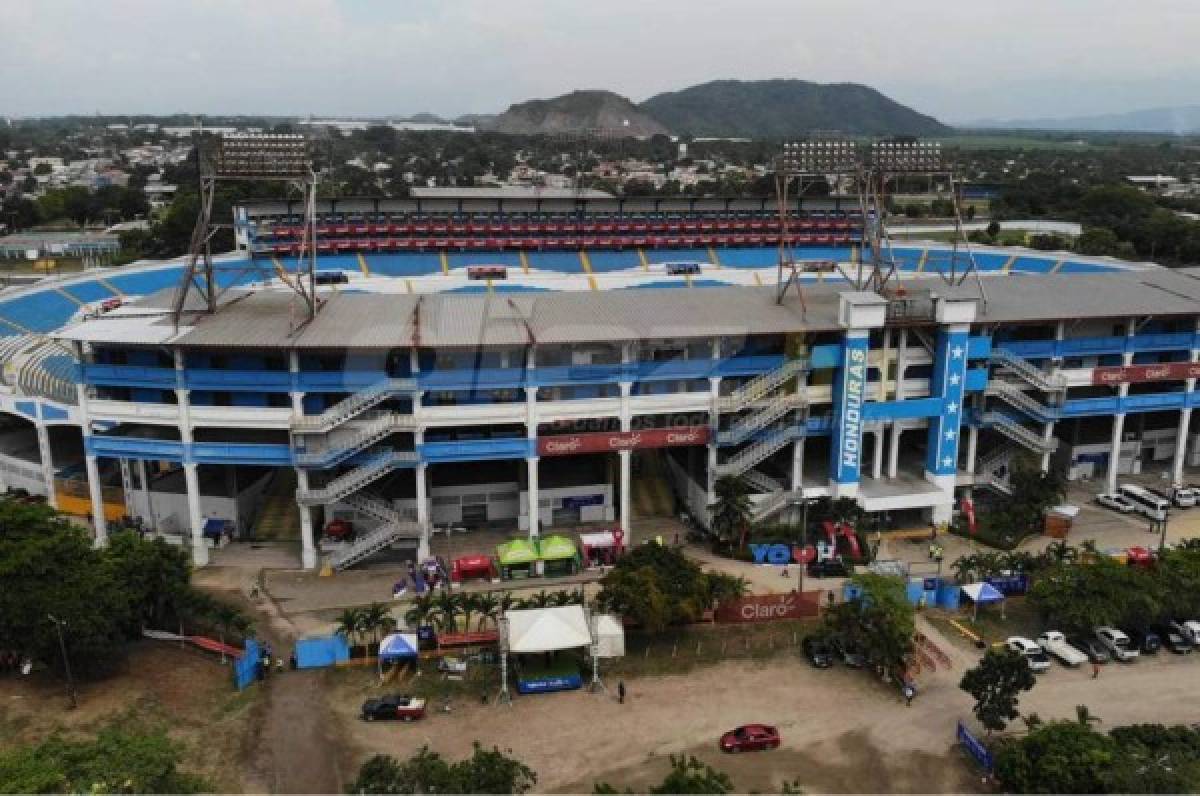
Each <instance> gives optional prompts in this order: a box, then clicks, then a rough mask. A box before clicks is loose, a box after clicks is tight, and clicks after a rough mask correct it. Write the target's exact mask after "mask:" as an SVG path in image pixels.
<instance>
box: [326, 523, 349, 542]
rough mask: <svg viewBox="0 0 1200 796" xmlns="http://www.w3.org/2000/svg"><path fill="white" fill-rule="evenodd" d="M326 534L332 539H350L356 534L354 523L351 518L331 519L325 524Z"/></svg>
mask: <svg viewBox="0 0 1200 796" xmlns="http://www.w3.org/2000/svg"><path fill="white" fill-rule="evenodd" d="M325 535H326V536H328V537H329V538H330V539H348V538H350V537H351V536H353V535H354V523H352V522H350V521H349V520H342V519H335V520H330V521H329V522H328V523H327V524H326V525H325Z"/></svg>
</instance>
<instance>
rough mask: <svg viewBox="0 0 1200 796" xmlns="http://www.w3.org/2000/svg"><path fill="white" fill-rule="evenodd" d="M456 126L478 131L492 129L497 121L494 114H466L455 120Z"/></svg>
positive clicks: (456, 117)
mask: <svg viewBox="0 0 1200 796" xmlns="http://www.w3.org/2000/svg"><path fill="white" fill-rule="evenodd" d="M453 121H454V123H455V124H458V125H462V126H463V127H474V128H476V129H478V130H483V129H490V128H491V126H492V124H493V123H494V122H495V121H496V114H494V113H464V114H463V115H462V116H455V117H454V119H453Z"/></svg>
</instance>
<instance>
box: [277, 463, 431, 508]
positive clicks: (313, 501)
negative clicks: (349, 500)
mask: <svg viewBox="0 0 1200 796" xmlns="http://www.w3.org/2000/svg"><path fill="white" fill-rule="evenodd" d="M416 463H417V454H416V453H415V452H413V451H381V452H379V453H376V454H372V455H371V456H370V457H368V458H366V460H365V461H364V463H362V464H360V465H358V466H357V467H355V468H354V469H353V470H349V471H347V472H345V473H342V474H341V475H339V476H338V477H337V478H335V479H333V480H332V481H330V482H329V483H328V484H326V485H325V486H323V487H320V488H317V489H308V490H297V491H296V501H297V502H298V503H300V504H301V505H303V506H312V505H317V504H321V503H332V502H334V501H336V500H342V499H343V498H345V497H347V496H348V495H351V494H353V493H355V492H357V491H358V490H360V489H362V488H363V487H364V486H366V485H367V484H369V483H371V482H372V481H374V480H376V479H378V478H380V477H382V476H384V475H386V474H387V473H390V472H391V471H392V470H395V469H396V468H397V467H405V466H410V465H415V464H416Z"/></svg>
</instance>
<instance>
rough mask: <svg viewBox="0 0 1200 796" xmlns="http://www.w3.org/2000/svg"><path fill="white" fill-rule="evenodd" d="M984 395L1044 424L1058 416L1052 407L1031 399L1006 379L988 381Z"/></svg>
mask: <svg viewBox="0 0 1200 796" xmlns="http://www.w3.org/2000/svg"><path fill="white" fill-rule="evenodd" d="M984 394H985V395H988V396H991V397H994V398H999V399H1000V400H1001V401H1004V402H1005V403H1006V404H1008V405H1009V406H1011V407H1013V408H1014V409H1018V410H1020V411H1022V412H1024V413H1025V414H1027V415H1029V416H1030V417H1032V418H1034V419H1035V420H1040V421H1042V422H1046V421H1050V420H1054V419H1055V418H1056V417H1057V414H1058V413H1057V412H1056V411H1055V410H1054V409H1053V408H1052V407H1049V406H1046V405H1044V404H1042V403H1040V402H1039V401H1037V400H1035V399H1033V398H1031V397H1030V396H1029V395H1028V394H1027V393H1026V392H1025V391H1024V390H1023V389H1021V388H1020V386H1018V385H1016V384H1013V383H1012V382H1010V381H1006V380H1004V379H991V380H990V381H988V385H987V387H986V389H985V390H984Z"/></svg>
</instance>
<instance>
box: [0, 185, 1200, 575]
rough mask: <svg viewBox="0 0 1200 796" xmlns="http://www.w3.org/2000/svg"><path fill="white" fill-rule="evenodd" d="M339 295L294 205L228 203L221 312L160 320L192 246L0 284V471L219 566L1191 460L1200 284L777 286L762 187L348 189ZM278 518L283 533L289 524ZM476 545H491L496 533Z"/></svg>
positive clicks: (100, 519) (1001, 258)
mask: <svg viewBox="0 0 1200 796" xmlns="http://www.w3.org/2000/svg"><path fill="white" fill-rule="evenodd" d="M319 212H320V219H319V222H318V223H319V230H318V234H319V237H318V241H319V251H320V256H319V258H318V269H319V272H320V275H321V278H320V280H319V282H320V283H322V286H321V287H320V288H319V292H320V297H321V299H322V306H321V309H320V311H319V312H318V313H317V315H316V317H315V318H314V319H313V320H311V321H308V322H304V318H303V316H302V314H301V313H299V312H298V310H297V301H296V299H295V295H294V294H293V293H292V292H291V291H290V290H288V289H287V288H286V287H285V286H283V285H282V284H281V282H280V280H279V279H278V277H279V275H280V273H281V272H282V273H286V272H287V271H288V270H290V269H293V268H295V262H294V260H295V257H294V252H295V248H294V246H295V243H294V241H295V240H296V239H297V234H298V233H297V229H296V224H297V223H298V218H297V217H296V215H295V208H293V207H291V206H290V205H289V204H287V203H285V202H277V201H255V202H246V203H243V204H242V205H240V206H238V207H237V208H236V209H235V226H236V234H237V240H238V243H239V251H237V252H235V253H232V254H229V255H226V256H222V257H220V258H218V262H217V272H216V279H217V282H218V286H219V288H220V289H221V290H222V291H223V292H222V294H221V297H220V300H219V308H218V309H217V311H216V312H214V313H211V314H210V313H206V312H201V311H199V310H198V309H196V308H195V307H192V306H190V305H188V306H186V307H185V308H184V312H183V315H182V318H181V320H180V323H179V324H178V325H176V324H175V323H174V322H173V320H172V317H171V315H172V313H171V306H172V299H173V292H174V290H175V289H176V288H177V287H178V285H179V284H180V280H181V278H182V275H183V271H184V265H183V263H181V262H180V261H172V262H161V263H142V264H138V265H134V266H129V267H125V268H110V269H103V270H97V271H89V272H86V273H84V274H81V275H78V276H75V277H70V278H65V279H58V280H53V281H43V282H40V283H38V284H36V285H33V286H30V287H26V288H20V289H13V290H9V291H6V292H4V293H3V294H0V327H2V329H0V331H2V332H3V333H4V334H5V335H6V336H5V337H4V338H3V339H0V356H2V357H3V359H4V363H5V366H4V371H3V387H2V391H0V410H2V411H3V413H4V417H5V422H4V429H5V430H4V432H3V433H2V434H0V481H2V482H3V485H4V486H6V487H10V488H12V487H21V488H24V489H27V490H28V491H30V492H34V493H40V494H45V495H47V496H48V498H49V499H50V500H51V501H52V502H53V503H55V504H56V505H58V506H59V507H60V508H63V509H64V510H66V511H69V512H72V513H77V514H80V515H84V516H89V517H90V518H91V521H92V523H93V527H94V528H95V533H96V536H97V539H98V542H102V541H103V539H104V538H105V534H106V528H107V525H108V524H109V523H111V522H112V521H113V520H115V519H116V518H118V517H121V516H138V517H142V518H145V519H146V521H147V522H148V524H150V525H152V526H153V527H154V528H155V529H157V530H158V531H160V532H162V533H164V534H165V535H167V536H169V537H172V538H175V539H178V540H179V541H180V542H181V543H183V544H187V545H189V546H190V547H191V548H192V549H193V551H194V560H195V561H196V562H197V563H198V564H203V563H205V562H206V561H207V560H208V555H209V550H210V549H211V547H212V546H213V545H214V544H220V543H221V540H220V536H221V533H222V530H223V529H227V528H232V529H235V533H236V534H238V535H248V534H257V535H260V536H266V535H267V532H266V530H265V528H266V526H268V525H269V524H270V523H271V522H282V524H283V525H284V526H286V527H285V528H284V529H283V530H282V531H280V530H278V529H276V531H274V532H275V533H278V534H279V535H280V536H281V537H283V538H286V537H288V536H289V535H291V534H292V533H295V534H296V535H297V536H298V547H299V549H300V557H301V560H302V563H303V565H304V566H305V567H315V566H317V565H319V563H320V562H321V560H322V548H321V538H320V537H321V529H322V528H323V527H324V526H325V524H326V523H327V522H328V521H329V520H331V519H333V518H335V517H336V518H344V519H348V520H351V521H353V522H354V524H355V527H356V528H357V529H358V531H359V533H358V535H357V539H356V541H354V542H352V543H341V544H338V545H329V546H327V548H326V549H325V551H324V554H325V558H326V559H327V560H328V562H329V563H330V564H332V565H333V566H335V567H345V566H350V565H352V564H354V563H356V562H358V561H361V560H363V559H365V558H366V557H368V556H370V555H372V554H374V553H376V552H378V551H380V550H383V549H384V548H393V547H401V548H402V547H406V546H407V547H415V548H416V549H417V551H418V554H419V555H422V556H423V555H426V554H427V553H428V551H429V548H430V544H431V532H432V531H433V529H435V528H436V527H444V526H457V525H464V526H483V525H491V526H498V527H506V528H510V529H512V528H519V529H520V530H521V531H523V532H526V533H528V534H530V535H537V534H539V533H541V532H543V531H544V530H545V529H547V528H550V527H555V528H566V529H575V528H576V527H585V528H586V527H595V524H597V523H600V524H607V525H608V526H620V527H621V528H622V529H624V531H625V532H626V534H627V535H628V537H629V538H631V539H632V540H634V541H636V540H637V539H638V533H639V528H638V521H637V519H636V518H635V516H634V509H633V505H632V500H631V496H632V495H633V494H634V493H635V492H636V491H637V489H638V487H639V484H638V482H639V481H643V480H649V479H651V478H653V477H656V476H655V473H659V472H661V473H662V475H663V477H664V478H665V479H666V480H667V481H669V484H670V489H671V491H672V492H673V493H674V495H675V500H677V501H678V502H679V503H680V504H681V505H682V507H683V508H686V510H688V511H689V512H690V513H692V514H693V516H695V517H697V518H700V519H701V520H702V521H703V518H704V516H705V513H706V510H705V507H706V506H707V505H708V503H709V502H710V500H711V498H712V493H713V484H714V482H715V480H716V479H717V478H718V477H720V476H722V475H740V476H742V477H744V478H745V479H746V481H747V482H748V483H749V484H750V485H751V486H752V488H753V489H754V491H755V492H756V496H755V498H754V500H755V509H754V511H755V516H756V517H757V518H759V519H768V518H770V517H772V516H775V515H779V514H781V513H784V512H789V511H794V510H795V507H796V506H797V505H798V503H799V502H800V501H802V500H806V499H811V498H815V497H819V496H835V497H852V498H854V499H855V500H857V501H858V502H859V503H860V504H861V506H862V507H863V508H864V509H865V510H867V511H868V512H884V513H888V514H892V515H895V514H903V513H906V512H907V513H910V514H911V515H913V517H914V518H915V517H917V516H918V515H919V517H920V518H921V520H922V521H928V520H931V519H932V520H934V521H942V520H946V519H948V518H949V517H950V515H951V512H952V510H953V507H954V506H955V503H956V500H957V499H958V498H959V497H960V496H961V494H962V493H963V492H964V491H966V490H970V489H973V488H982V487H985V486H986V487H987V488H989V489H994V490H997V491H1000V492H1003V491H1005V490H1007V489H1008V485H1007V477H1008V473H1009V472H1010V470H1011V463H1012V460H1013V457H1014V456H1015V455H1017V454H1019V453H1022V452H1024V453H1027V454H1029V455H1030V456H1032V457H1034V459H1035V460H1036V461H1038V462H1039V463H1040V464H1041V466H1042V467H1050V466H1057V467H1062V468H1063V469H1065V470H1066V471H1067V472H1068V474H1069V475H1070V477H1073V478H1080V477H1094V478H1096V479H1098V480H1103V481H1104V482H1105V483H1106V484H1107V485H1108V486H1109V488H1111V487H1112V486H1114V485H1115V483H1116V480H1117V478H1118V476H1119V475H1120V474H1121V473H1125V472H1134V471H1139V470H1141V469H1149V468H1152V467H1161V468H1162V469H1164V470H1167V471H1169V472H1170V474H1171V475H1172V476H1173V477H1174V479H1175V480H1177V481H1180V480H1182V479H1183V474H1184V468H1185V466H1187V465H1189V464H1200V462H1197V461H1191V460H1192V459H1195V458H1196V457H1197V455H1198V454H1200V444H1197V440H1196V438H1195V434H1193V433H1192V432H1191V428H1190V416H1191V410H1192V407H1193V406H1194V405H1195V402H1196V400H1197V399H1196V393H1195V391H1194V387H1195V382H1196V376H1197V375H1200V364H1198V363H1200V325H1198V323H1200V273H1198V272H1197V271H1196V270H1192V269H1177V270H1167V269H1163V268H1159V267H1157V266H1153V265H1147V264H1132V263H1124V262H1117V261H1113V260H1109V259H1103V258H1086V257H1080V256H1076V255H1071V254H1063V253H1044V252H1033V251H1029V250H1026V249H1015V248H1014V249H996V248H986V249H984V250H982V251H977V252H976V262H977V265H978V268H979V270H980V271H981V272H982V282H983V286H984V289H983V290H982V291H981V289H980V287H979V286H978V285H977V284H975V283H973V282H971V281H968V282H966V283H964V284H961V285H950V284H948V283H947V282H946V281H945V280H944V279H942V278H941V277H939V276H938V273H937V272H938V271H939V270H941V269H943V268H944V267H946V266H945V263H946V262H947V258H948V254H947V251H946V250H945V248H944V247H940V246H938V245H936V244H915V243H914V244H906V245H902V246H898V247H897V248H896V249H895V250H894V252H893V255H894V257H895V260H896V263H897V266H898V268H899V269H900V272H901V274H902V276H903V280H902V282H901V283H900V284H901V285H902V287H903V290H900V291H894V292H893V293H891V294H890V295H888V296H887V297H884V296H881V295H879V294H876V293H871V292H862V291H858V290H855V289H854V288H853V286H851V285H849V284H847V283H846V282H845V281H843V280H842V279H841V277H839V276H838V275H837V273H836V272H834V273H829V272H822V273H819V274H815V275H813V276H812V278H810V279H808V280H807V281H806V282H805V284H804V294H803V297H802V298H801V296H799V295H797V294H795V293H792V294H789V295H788V296H787V297H786V298H785V300H784V301H783V302H782V303H777V302H776V293H775V279H776V263H777V261H778V250H777V248H776V245H777V243H778V240H779V234H780V233H779V228H778V223H777V220H776V218H775V216H774V215H773V212H772V210H771V209H770V208H769V207H768V206H767V205H765V204H764V202H763V201H760V200H688V199H678V200H677V199H670V200H668V199H638V200H618V199H612V198H603V199H602V198H586V199H585V198H570V197H556V198H541V199H539V198H529V197H525V198H515V199H514V198H490V199H489V198H487V197H479V196H476V195H464V196H461V197H457V198H455V197H440V198H433V199H429V198H427V199H407V200H375V199H352V200H336V201H333V202H325V203H324V204H323V205H322V206H321V207H320V208H319ZM793 223H794V225H795V232H796V234H797V236H798V237H799V239H798V241H797V242H798V244H799V245H800V249H798V251H797V254H798V256H800V257H803V258H811V259H820V260H836V261H839V262H841V263H844V264H845V265H844V267H845V268H847V269H850V268H853V267H854V265H853V264H854V263H855V262H856V261H857V260H858V259H859V253H858V251H857V248H856V247H857V243H858V238H857V232H856V231H855V230H856V229H857V227H858V220H857V219H855V218H854V217H853V211H852V210H846V209H844V208H842V207H840V206H838V205H837V203H836V202H834V201H832V200H825V201H824V202H823V203H822V204H819V205H815V206H814V205H811V204H809V205H806V206H805V207H804V208H802V209H798V210H797V213H796V217H795V219H794V221H793ZM281 517H282V520H280V518H281ZM481 552H483V551H481Z"/></svg>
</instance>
